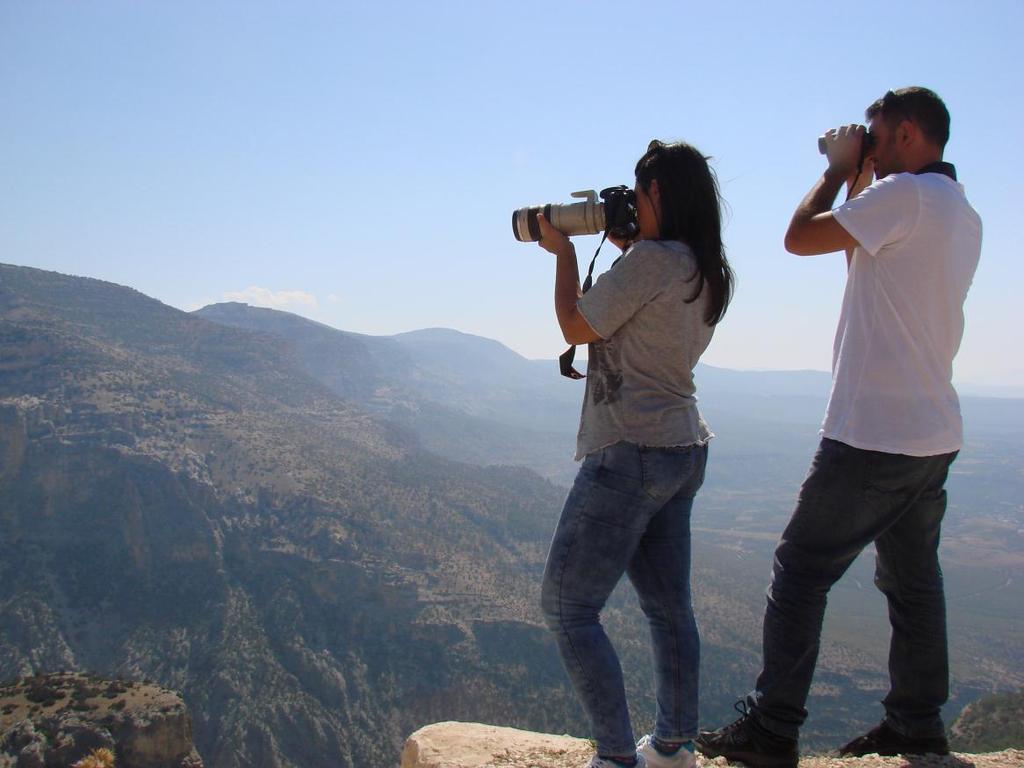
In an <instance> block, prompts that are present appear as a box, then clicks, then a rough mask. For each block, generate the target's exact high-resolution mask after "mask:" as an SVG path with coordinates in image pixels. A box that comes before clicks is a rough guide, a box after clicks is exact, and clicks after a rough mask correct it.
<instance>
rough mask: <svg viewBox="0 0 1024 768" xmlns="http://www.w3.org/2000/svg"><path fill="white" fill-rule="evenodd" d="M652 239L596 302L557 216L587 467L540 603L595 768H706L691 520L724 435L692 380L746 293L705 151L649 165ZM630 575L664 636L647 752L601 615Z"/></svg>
mask: <svg viewBox="0 0 1024 768" xmlns="http://www.w3.org/2000/svg"><path fill="white" fill-rule="evenodd" d="M635 175H636V187H635V194H636V207H637V221H638V224H639V234H638V235H637V237H636V239H635V241H633V242H632V243H623V242H617V241H615V240H614V239H613V242H616V245H618V246H619V247H621V248H624V249H625V250H624V253H623V255H622V257H621V258H620V259H619V260H618V261H616V262H615V263H614V264H613V265H612V267H611V269H609V270H608V271H607V272H606V273H604V274H603V275H601V277H600V278H598V280H597V281H596V282H595V283H594V285H593V287H592V288H591V289H590V290H589V291H587V292H586V293H585V294H583V293H581V292H580V287H579V272H578V268H577V264H576V253H575V250H574V248H573V245H572V243H571V242H570V241H569V239H568V238H567V237H565V235H563V234H562V233H560V232H558V231H557V230H555V229H554V228H553V227H552V226H551V225H550V224H549V223H548V222H547V221H546V220H544V219H543V217H540V218H539V224H540V228H541V235H542V238H541V241H540V245H541V247H542V248H544V249H545V250H547V251H549V252H551V253H552V254H554V255H555V256H556V257H557V267H556V278H555V311H556V314H557V316H558V323H559V325H560V326H561V329H562V333H563V335H564V336H565V339H566V341H568V342H569V343H570V344H582V343H589V344H590V354H589V361H588V368H587V374H588V375H587V382H586V393H585V397H584V402H583V412H582V415H581V417H580V429H579V436H578V442H577V451H576V458H577V459H581V458H582V459H583V463H582V465H581V467H580V469H579V473H578V475H577V477H576V481H575V483H574V484H573V487H572V490H571V491H570V492H569V496H568V498H567V499H566V502H565V506H564V508H563V509H562V514H561V518H560V519H559V522H558V526H557V528H556V530H555V534H554V538H553V540H552V543H551V549H550V552H549V554H548V560H547V566H546V568H545V572H544V582H543V588H542V597H541V604H542V607H543V610H544V615H545V619H546V621H547V623H548V626H549V627H550V629H551V631H552V632H553V633H554V635H555V637H556V639H557V641H558V647H559V650H560V652H561V656H562V660H563V662H564V664H565V667H566V669H567V670H568V672H569V676H570V678H571V680H572V683H573V686H574V687H575V689H576V693H577V695H578V696H579V698H580V700H581V702H582V704H583V706H584V709H585V710H586V712H587V715H588V716H589V718H590V721H591V728H592V734H593V737H594V740H595V742H596V744H597V754H596V755H595V756H594V758H593V759H592V760H591V762H590V768H618V767H619V766H626V767H630V766H635V765H637V764H638V763H639V764H640V765H641V768H643V765H644V764H646V765H647V766H649V768H662V767H664V768H669V767H671V768H688V767H689V766H692V765H693V764H694V762H695V761H694V753H693V739H694V737H696V735H697V691H698V670H699V664H700V638H699V636H698V632H697V624H696V621H695V619H694V616H693V610H692V606H691V600H690V510H691V507H692V505H693V498H694V496H695V494H696V493H697V490H698V489H699V488H700V486H701V483H702V482H703V480H704V466H705V462H706V459H707V442H708V440H709V439H710V438H711V437H712V434H711V432H710V430H709V429H708V427H707V425H706V424H705V423H704V421H703V419H702V418H701V416H700V413H699V411H698V409H697V401H696V398H695V397H694V392H695V388H694V384H693V368H694V366H695V365H696V364H697V360H698V359H699V358H700V355H701V353H702V352H703V351H704V350H705V348H706V347H707V345H708V342H709V341H710V340H711V335H712V333H713V332H714V327H715V325H716V323H718V321H719V320H721V318H722V315H723V314H724V313H725V310H726V306H727V305H728V303H729V299H730V298H731V294H732V286H733V279H734V278H733V274H732V270H731V269H730V267H729V263H728V261H727V260H726V257H725V252H724V248H723V246H722V236H721V215H720V198H719V192H718V185H717V183H716V180H715V176H714V173H713V172H712V170H711V169H710V167H709V166H708V163H707V159H706V158H705V157H704V156H703V155H702V154H701V153H700V152H698V151H697V150H696V149H695V148H694V147H692V146H690V145H688V144H684V143H675V144H664V143H662V142H660V141H652V142H651V144H650V146H649V147H648V149H647V152H646V153H645V154H644V155H643V157H641V158H640V160H639V162H637V164H636V171H635ZM623 574H626V575H627V576H628V577H629V579H630V581H631V582H632V584H633V586H634V587H635V589H636V591H637V594H638V595H639V598H640V605H641V607H642V609H643V611H644V613H645V614H646V616H647V620H648V623H649V625H650V633H651V644H652V647H653V652H654V660H655V683H656V697H657V704H658V706H657V719H656V724H655V728H654V733H652V734H650V735H648V736H644V737H643V738H642V739H641V740H640V742H639V743H636V742H634V736H633V731H632V727H631V725H630V719H629V710H628V708H627V705H626V694H625V689H624V686H623V679H622V670H621V667H620V665H619V660H618V657H617V656H616V654H615V650H614V648H613V647H612V645H611V643H610V642H609V639H608V637H607V635H606V634H605V632H604V629H603V628H602V626H601V623H600V618H599V614H600V611H601V609H602V608H603V607H604V605H605V602H606V601H607V599H608V596H609V595H610V594H611V592H612V590H613V589H614V588H615V586H616V584H617V583H618V582H619V580H620V579H621V578H622V575H623Z"/></svg>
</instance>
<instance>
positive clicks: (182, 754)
mask: <svg viewBox="0 0 1024 768" xmlns="http://www.w3.org/2000/svg"><path fill="white" fill-rule="evenodd" d="M103 749H106V750H109V751H110V752H111V753H112V754H113V755H114V757H115V759H116V765H117V766H118V768H202V766H203V761H202V759H200V757H199V753H198V752H197V751H196V749H195V746H194V745H193V743H192V720H191V718H190V717H189V714H188V710H187V709H186V708H185V704H184V702H183V701H182V700H181V698H180V697H179V696H178V695H177V694H175V693H172V692H171V691H168V690H165V689H163V688H159V687H157V686H154V685H148V684H143V683H138V682H130V681H118V680H104V679H102V678H99V677H96V676H89V675H82V674H73V673H57V674H53V675H46V676H36V677H30V678H21V679H19V680H16V681H14V682H11V683H8V684H6V685H3V686H0V766H10V767H11V768H49V767H50V766H69V765H71V764H72V763H75V762H77V761H79V760H82V759H84V758H86V757H87V756H88V755H90V754H91V753H93V752H95V751H96V750H103Z"/></svg>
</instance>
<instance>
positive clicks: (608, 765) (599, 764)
mask: <svg viewBox="0 0 1024 768" xmlns="http://www.w3.org/2000/svg"><path fill="white" fill-rule="evenodd" d="M586 768H622V765H621V763H616V762H615V761H614V760H605V759H604V758H603V757H598V756H597V755H594V756H593V757H592V758H590V762H589V763H587V766H586ZM636 768H648V765H647V760H646V758H644V756H643V755H642V754H641V753H640V752H637V753H636Z"/></svg>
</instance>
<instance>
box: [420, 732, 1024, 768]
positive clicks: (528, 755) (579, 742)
mask: <svg viewBox="0 0 1024 768" xmlns="http://www.w3.org/2000/svg"><path fill="white" fill-rule="evenodd" d="M592 754H593V745H592V744H591V743H590V742H589V741H587V740H586V739H577V738H573V737H571V736H556V735H553V734H546V733H531V732H528V731H522V730H517V729H514V728H500V727H496V726H491V725H481V724H479V723H455V722H446V723H437V724H435V725H429V726H427V727H425V728H421V729H420V730H418V731H416V732H415V733H414V734H412V735H411V736H410V737H409V739H408V741H406V743H405V748H404V749H403V750H402V764H401V768H485V767H487V768H494V767H495V766H502V768H565V767H566V766H583V765H585V764H586V763H587V761H588V760H589V759H590V756H591V755H592ZM699 764H700V765H703V766H716V767H719V766H720V767H721V768H725V766H727V765H728V763H727V762H726V761H725V759H724V758H721V757H719V758H715V759H714V760H708V759H706V758H700V760H699ZM1022 766H1024V750H1014V749H1009V750H1004V751H1001V752H994V753H989V754H981V755H978V754H950V755H946V756H942V757H940V756H938V755H913V756H908V757H879V756H878V755H868V756H865V757H860V758H838V757H830V756H827V755H805V756H804V757H802V758H801V759H800V768H1021V767H1022Z"/></svg>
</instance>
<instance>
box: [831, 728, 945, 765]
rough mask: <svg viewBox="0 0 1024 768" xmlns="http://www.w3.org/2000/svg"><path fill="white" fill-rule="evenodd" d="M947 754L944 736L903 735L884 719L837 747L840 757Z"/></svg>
mask: <svg viewBox="0 0 1024 768" xmlns="http://www.w3.org/2000/svg"><path fill="white" fill-rule="evenodd" d="M874 754H877V755H881V756H882V757H895V756H896V755H948V754H949V742H948V741H946V737H945V736H928V737H921V736H904V735H903V734H902V733H900V732H899V731H897V730H895V729H894V728H892V727H891V726H890V725H889V724H888V723H887V722H886V721H885V720H883V721H882V722H881V723H880V724H879V725H876V726H875V727H874V728H872V729H871V730H870V731H868V732H867V733H865V734H864V735H863V736H858V737H857V738H856V739H854V740H853V741H851V742H850V743H849V744H846V745H845V746H843V747H841V748H840V749H839V756H840V757H861V756H863V755H874Z"/></svg>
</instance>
